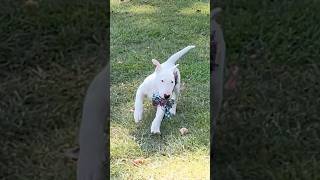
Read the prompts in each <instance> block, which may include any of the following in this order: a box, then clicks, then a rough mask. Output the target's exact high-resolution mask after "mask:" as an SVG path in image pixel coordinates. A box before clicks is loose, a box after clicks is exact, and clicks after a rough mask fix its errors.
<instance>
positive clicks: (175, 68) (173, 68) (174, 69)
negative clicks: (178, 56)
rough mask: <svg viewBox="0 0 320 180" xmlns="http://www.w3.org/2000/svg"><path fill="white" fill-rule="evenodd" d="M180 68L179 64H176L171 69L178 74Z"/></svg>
mask: <svg viewBox="0 0 320 180" xmlns="http://www.w3.org/2000/svg"><path fill="white" fill-rule="evenodd" d="M178 66H179V64H176V65H175V66H173V67H172V68H171V70H172V71H173V72H176V71H177V67H178Z"/></svg>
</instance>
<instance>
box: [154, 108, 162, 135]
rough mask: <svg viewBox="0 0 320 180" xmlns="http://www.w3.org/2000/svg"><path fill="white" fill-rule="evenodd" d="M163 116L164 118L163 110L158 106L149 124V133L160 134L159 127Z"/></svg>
mask: <svg viewBox="0 0 320 180" xmlns="http://www.w3.org/2000/svg"><path fill="white" fill-rule="evenodd" d="M163 116H164V110H163V109H162V107H161V106H158V107H157V113H156V117H155V118H154V120H153V121H152V124H151V133H153V134H160V125H161V121H162V119H163Z"/></svg>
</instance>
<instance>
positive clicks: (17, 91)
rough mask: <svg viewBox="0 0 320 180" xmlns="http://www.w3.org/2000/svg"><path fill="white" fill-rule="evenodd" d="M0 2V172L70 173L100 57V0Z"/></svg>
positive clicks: (60, 179)
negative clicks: (32, 4)
mask: <svg viewBox="0 0 320 180" xmlns="http://www.w3.org/2000/svg"><path fill="white" fill-rule="evenodd" d="M36 2H38V8H37V7H35V8H33V9H30V7H28V6H26V4H25V1H11V0H3V1H1V2H0V19H1V20H0V22H1V23H0V34H1V36H0V67H1V72H0V97H1V101H0V137H1V138H0V169H1V171H0V179H3V180H25V179H46V180H50V179H57V180H64V179H65V180H70V179H75V174H76V166H75V165H76V164H75V162H74V161H72V160H70V159H67V158H66V157H64V155H63V152H64V151H65V150H66V149H67V148H71V147H73V146H75V145H76V143H77V141H76V138H77V135H78V127H79V125H80V118H81V109H82V102H83V97H84V94H85V90H86V88H87V87H88V85H89V83H90V81H91V79H92V78H93V77H94V76H95V75H96V74H97V73H98V72H99V71H100V70H101V67H102V65H103V64H105V63H106V62H105V61H106V55H105V54H104V52H105V47H107V41H106V39H105V33H106V32H107V31H106V28H107V23H108V18H107V16H106V13H104V12H105V7H106V6H107V4H106V2H102V1H100V2H99V1H90V2H85V1H76V0H70V1H65V0H42V1H36Z"/></svg>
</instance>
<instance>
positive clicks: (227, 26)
mask: <svg viewBox="0 0 320 180" xmlns="http://www.w3.org/2000/svg"><path fill="white" fill-rule="evenodd" d="M217 6H220V7H222V8H223V9H224V11H223V13H222V14H221V17H222V18H221V22H222V25H223V29H224V33H225V34H224V35H225V40H226V45H227V59H228V64H236V65H238V66H239V68H240V75H239V86H238V91H237V92H230V93H227V94H226V96H225V99H224V106H223V112H222V114H221V116H220V117H221V118H220V119H219V120H218V122H217V123H218V126H217V142H216V143H217V144H216V146H217V154H216V157H217V174H218V178H219V179H268V180H269V179H274V180H278V179H281V180H296V179H299V180H300V179H310V180H316V179H319V178H320V173H319V172H320V169H319V167H320V152H319V149H320V134H319V132H320V111H319V102H320V99H319V98H320V93H319V89H320V85H319V75H320V74H319V66H320V51H319V49H320V41H319V39H320V24H319V23H318V22H319V21H320V11H319V8H320V2H318V1H311V0H306V1H287V0H284V1H267V0H263V1H255V0H240V1H232V0H227V1H223V2H222V1H221V2H220V3H218V4H217Z"/></svg>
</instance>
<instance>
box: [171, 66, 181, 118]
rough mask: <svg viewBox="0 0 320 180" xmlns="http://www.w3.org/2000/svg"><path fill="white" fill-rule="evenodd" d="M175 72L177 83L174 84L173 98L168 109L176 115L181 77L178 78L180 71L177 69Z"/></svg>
mask: <svg viewBox="0 0 320 180" xmlns="http://www.w3.org/2000/svg"><path fill="white" fill-rule="evenodd" d="M176 73H177V82H176V83H177V84H176V85H175V87H174V89H173V94H172V99H174V104H173V105H172V108H171V109H170V113H171V114H173V115H176V112H177V102H178V98H179V95H180V88H181V87H180V86H181V79H180V72H179V70H177V71H176Z"/></svg>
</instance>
